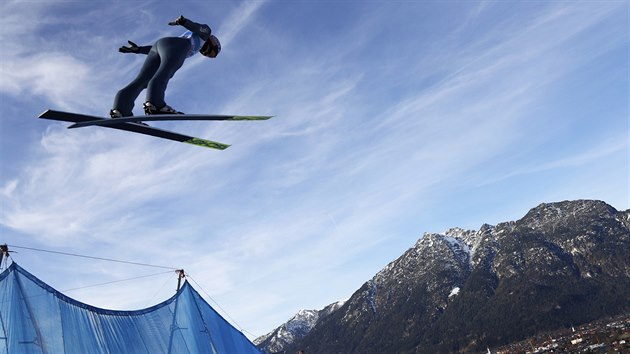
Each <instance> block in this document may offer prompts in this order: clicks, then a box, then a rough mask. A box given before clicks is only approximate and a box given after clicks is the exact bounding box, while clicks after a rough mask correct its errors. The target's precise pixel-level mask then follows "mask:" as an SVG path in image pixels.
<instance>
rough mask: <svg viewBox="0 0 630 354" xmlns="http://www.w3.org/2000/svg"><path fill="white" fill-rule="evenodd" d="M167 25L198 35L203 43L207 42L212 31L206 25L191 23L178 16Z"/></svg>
mask: <svg viewBox="0 0 630 354" xmlns="http://www.w3.org/2000/svg"><path fill="white" fill-rule="evenodd" d="M168 24H169V25H171V26H177V25H179V26H183V27H184V28H186V29H187V30H189V31H191V32H192V33H194V34H196V35H198V36H199V37H200V38H201V39H203V40H204V41H207V40H208V38H210V35H211V34H212V30H211V29H210V27H209V26H208V25H206V24H200V23H197V22H193V21H191V20H189V19H187V18H185V17H184V16H179V17H178V18H177V19H176V20H175V21H171V22H169V23H168Z"/></svg>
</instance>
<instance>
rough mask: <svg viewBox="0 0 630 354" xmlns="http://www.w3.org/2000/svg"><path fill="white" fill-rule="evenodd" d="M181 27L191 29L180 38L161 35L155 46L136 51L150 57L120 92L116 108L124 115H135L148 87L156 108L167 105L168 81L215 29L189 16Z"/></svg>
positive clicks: (139, 48)
mask: <svg viewBox="0 0 630 354" xmlns="http://www.w3.org/2000/svg"><path fill="white" fill-rule="evenodd" d="M182 26H184V28H186V29H187V30H188V31H186V32H185V33H184V34H182V35H181V36H180V37H165V38H160V39H158V40H157V41H156V42H155V44H153V45H152V46H140V47H137V48H138V50H137V51H136V53H138V54H146V55H147V58H146V59H145V61H144V64H143V65H142V68H141V69H140V72H139V73H138V76H136V78H135V79H134V80H133V81H131V82H130V83H129V84H128V85H127V86H125V87H124V88H122V89H121V90H120V91H118V93H117V94H116V97H115V99H114V107H113V109H116V110H118V111H120V113H122V115H123V116H131V115H133V113H132V110H133V106H134V102H135V100H136V98H138V96H139V95H140V93H141V92H142V90H144V89H147V93H146V101H148V102H151V103H152V104H153V105H154V106H156V107H157V108H160V107H163V106H165V105H166V103H165V102H164V92H165V91H166V86H167V85H168V81H169V80H170V79H171V78H172V77H173V75H175V72H176V71H177V70H178V69H179V68H180V67H181V66H182V64H184V60H186V58H189V57H191V56H193V55H194V54H195V53H197V52H198V51H199V49H200V48H201V46H202V44H203V42H204V41H206V40H207V39H208V38H209V37H210V35H211V32H212V31H211V29H210V27H209V26H208V25H205V24H199V23H196V22H193V21H190V20H188V19H185V20H184V23H182Z"/></svg>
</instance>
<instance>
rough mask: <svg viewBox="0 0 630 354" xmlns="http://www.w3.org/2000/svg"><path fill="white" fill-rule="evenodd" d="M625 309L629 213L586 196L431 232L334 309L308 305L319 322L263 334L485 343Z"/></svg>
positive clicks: (296, 338)
mask: <svg viewBox="0 0 630 354" xmlns="http://www.w3.org/2000/svg"><path fill="white" fill-rule="evenodd" d="M624 312H626V313H627V312H630V211H625V212H619V211H617V210H615V209H614V208H613V207H611V206H609V205H607V204H606V203H604V202H599V201H586V200H579V201H570V202H560V203H550V204H541V205H539V206H538V207H536V208H534V209H532V210H530V211H529V212H528V213H527V215H525V216H524V217H523V218H522V219H520V220H518V221H512V222H506V223H501V224H498V225H496V226H491V225H483V226H482V227H481V228H480V229H479V230H478V231H470V230H462V229H459V228H453V229H450V230H448V231H446V232H444V233H442V234H434V233H427V234H425V235H424V236H423V237H422V238H421V239H420V240H419V241H418V242H417V243H416V244H415V245H414V246H413V247H412V248H410V249H409V250H408V251H407V252H405V253H404V254H403V255H402V256H401V257H400V258H398V259H397V260H395V261H393V262H391V263H390V264H389V265H388V266H386V267H385V268H384V269H382V270H381V271H380V272H378V273H377V274H376V275H375V276H374V277H373V278H372V279H370V280H369V281H367V282H366V283H365V284H364V285H363V286H362V287H361V288H360V289H359V290H357V291H356V292H355V293H354V294H353V295H352V297H351V298H350V299H349V300H348V301H346V302H345V303H344V304H343V305H342V306H340V307H339V306H337V309H336V310H333V311H331V312H330V313H329V314H328V315H327V316H321V315H319V316H318V315H315V314H311V315H306V312H304V313H303V315H304V316H301V317H303V318H306V317H308V318H309V319H310V321H302V320H300V321H297V318H298V317H300V316H297V315H296V317H294V319H296V321H297V322H299V323H306V322H308V325H305V326H293V325H291V324H290V323H291V321H293V320H294V319H292V320H290V321H289V322H287V323H286V324H285V325H283V326H281V327H280V328H278V329H277V330H276V331H274V332H272V333H271V334H269V335H268V336H267V337H265V338H263V339H259V340H257V342H258V343H261V346H260V347H261V348H264V349H265V350H267V352H280V351H284V350H288V351H289V352H291V351H296V350H299V349H303V350H306V352H309V353H324V352H326V353H327V352H344V353H352V352H360V353H382V352H426V353H429V352H454V351H480V350H485V348H486V347H493V346H498V345H502V344H506V343H509V342H512V341H516V340H520V339H523V338H526V337H527V336H530V335H533V334H535V333H537V332H539V331H542V330H549V329H555V328H560V327H564V326H570V325H572V324H573V325H577V324H580V323H585V322H588V321H592V320H595V319H597V318H600V317H603V316H610V315H615V314H619V313H624ZM314 313H316V312H314ZM280 338H287V340H286V341H281V340H280ZM272 340H273V341H275V342H274V343H276V344H277V345H275V346H269V345H268V343H270V342H271V341H272Z"/></svg>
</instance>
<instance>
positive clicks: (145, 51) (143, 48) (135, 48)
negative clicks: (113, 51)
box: [118, 41, 151, 54]
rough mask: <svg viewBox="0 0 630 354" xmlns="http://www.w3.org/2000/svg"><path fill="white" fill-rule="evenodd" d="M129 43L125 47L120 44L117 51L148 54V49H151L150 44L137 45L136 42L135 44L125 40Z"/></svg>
mask: <svg viewBox="0 0 630 354" xmlns="http://www.w3.org/2000/svg"><path fill="white" fill-rule="evenodd" d="M127 42H128V43H129V47H125V46H122V47H120V48H118V51H119V52H121V53H134V54H149V51H150V50H151V46H150V45H145V46H141V47H139V46H138V45H137V44H135V43H134V42H132V41H127Z"/></svg>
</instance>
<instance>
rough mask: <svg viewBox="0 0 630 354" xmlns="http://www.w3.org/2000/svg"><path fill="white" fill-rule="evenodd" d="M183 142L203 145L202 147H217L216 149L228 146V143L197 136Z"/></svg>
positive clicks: (223, 148)
mask: <svg viewBox="0 0 630 354" xmlns="http://www.w3.org/2000/svg"><path fill="white" fill-rule="evenodd" d="M184 143H186V144H192V145H197V146H203V147H207V148H211V149H218V150H225V149H227V148H229V147H230V145H228V144H222V143H218V142H216V141H212V140H205V139H199V138H192V139H190V140H186V141H184Z"/></svg>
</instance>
